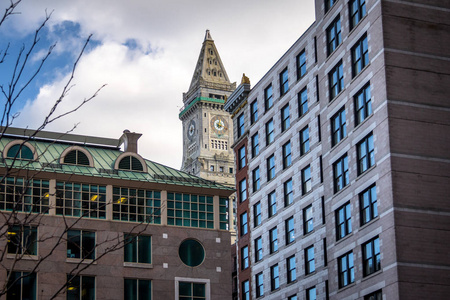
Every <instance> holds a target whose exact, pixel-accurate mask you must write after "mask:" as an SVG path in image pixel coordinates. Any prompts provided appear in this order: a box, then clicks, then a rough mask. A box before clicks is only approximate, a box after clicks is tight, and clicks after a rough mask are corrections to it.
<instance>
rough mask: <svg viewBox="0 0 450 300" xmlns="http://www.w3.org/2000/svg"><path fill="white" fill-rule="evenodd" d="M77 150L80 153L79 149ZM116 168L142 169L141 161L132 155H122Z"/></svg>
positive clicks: (127, 169) (126, 169)
mask: <svg viewBox="0 0 450 300" xmlns="http://www.w3.org/2000/svg"><path fill="white" fill-rule="evenodd" d="M78 152H79V153H80V151H78ZM66 157H67V155H66ZM118 169H119V170H124V171H141V172H142V171H144V167H143V165H142V162H141V161H140V160H139V159H138V158H137V157H134V156H132V155H128V156H125V157H123V158H122V159H121V160H120V162H119V165H118Z"/></svg>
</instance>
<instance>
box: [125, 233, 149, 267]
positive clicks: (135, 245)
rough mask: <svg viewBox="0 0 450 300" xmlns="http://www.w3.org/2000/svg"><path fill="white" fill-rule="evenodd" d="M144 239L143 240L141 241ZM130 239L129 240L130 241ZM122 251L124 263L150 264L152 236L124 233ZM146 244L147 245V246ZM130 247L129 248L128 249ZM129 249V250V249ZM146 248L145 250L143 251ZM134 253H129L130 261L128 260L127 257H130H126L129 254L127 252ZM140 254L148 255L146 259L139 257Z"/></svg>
mask: <svg viewBox="0 0 450 300" xmlns="http://www.w3.org/2000/svg"><path fill="white" fill-rule="evenodd" d="M144 238H145V240H143V239H144ZM130 239H131V240H130ZM124 243H125V245H124V249H123V254H124V257H123V261H124V263H138V264H152V252H153V251H152V236H151V235H144V234H132V233H125V234H124ZM147 243H148V244H147ZM130 245H131V247H129V246H130ZM130 248H131V249H130ZM143 248H146V249H143ZM130 250H131V251H132V252H134V251H136V252H135V253H130V254H131V257H132V259H131V260H129V259H128V257H130V255H127V253H129V252H128V251H130ZM141 252H145V253H150V254H149V255H148V257H146V256H145V254H144V257H142V256H141ZM133 257H134V258H136V259H135V261H133Z"/></svg>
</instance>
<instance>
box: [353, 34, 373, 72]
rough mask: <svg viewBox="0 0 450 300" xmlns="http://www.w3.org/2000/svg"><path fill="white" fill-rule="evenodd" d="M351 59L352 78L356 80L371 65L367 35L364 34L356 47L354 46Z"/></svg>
mask: <svg viewBox="0 0 450 300" xmlns="http://www.w3.org/2000/svg"><path fill="white" fill-rule="evenodd" d="M351 57H352V78H355V77H356V76H357V75H358V74H359V73H361V71H362V70H363V69H364V68H365V67H366V66H367V65H368V64H369V63H370V59H369V44H368V39H367V33H364V34H363V35H362V36H361V38H360V39H359V40H358V41H357V42H356V43H355V45H353V47H352V49H351Z"/></svg>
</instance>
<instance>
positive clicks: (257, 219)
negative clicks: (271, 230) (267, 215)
mask: <svg viewBox="0 0 450 300" xmlns="http://www.w3.org/2000/svg"><path fill="white" fill-rule="evenodd" d="M261 221H262V220H261V202H258V203H256V204H255V205H253V222H254V224H253V225H254V227H257V226H259V225H261Z"/></svg>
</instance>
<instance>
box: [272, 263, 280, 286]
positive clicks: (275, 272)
mask: <svg viewBox="0 0 450 300" xmlns="http://www.w3.org/2000/svg"><path fill="white" fill-rule="evenodd" d="M279 288H280V272H279V269H278V264H276V265H274V266H271V267H270V289H271V290H272V291H274V290H276V289H279Z"/></svg>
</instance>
